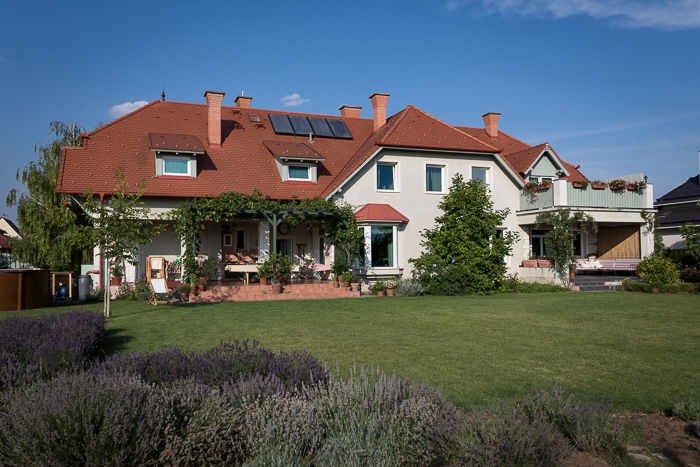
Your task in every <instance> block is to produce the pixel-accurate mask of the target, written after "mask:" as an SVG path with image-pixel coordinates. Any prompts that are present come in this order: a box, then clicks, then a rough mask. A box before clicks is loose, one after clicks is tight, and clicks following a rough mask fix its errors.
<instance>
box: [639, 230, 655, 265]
mask: <svg viewBox="0 0 700 467" xmlns="http://www.w3.org/2000/svg"><path fill="white" fill-rule="evenodd" d="M639 250H640V251H639V252H640V253H641V256H642V258H646V257H647V256H649V255H650V254H652V253H653V252H654V235H653V234H652V233H651V232H648V231H647V227H646V225H645V224H642V225H640V226H639Z"/></svg>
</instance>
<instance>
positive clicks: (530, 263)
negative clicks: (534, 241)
mask: <svg viewBox="0 0 700 467" xmlns="http://www.w3.org/2000/svg"><path fill="white" fill-rule="evenodd" d="M523 267H524V268H536V267H537V260H536V259H524V260H523Z"/></svg>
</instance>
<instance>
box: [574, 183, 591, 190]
mask: <svg viewBox="0 0 700 467" xmlns="http://www.w3.org/2000/svg"><path fill="white" fill-rule="evenodd" d="M571 185H573V187H574V188H579V189H583V188H586V187H587V186H588V182H572V183H571Z"/></svg>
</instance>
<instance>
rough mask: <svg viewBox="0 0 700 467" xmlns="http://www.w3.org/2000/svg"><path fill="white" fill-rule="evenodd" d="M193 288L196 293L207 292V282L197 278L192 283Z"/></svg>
mask: <svg viewBox="0 0 700 467" xmlns="http://www.w3.org/2000/svg"><path fill="white" fill-rule="evenodd" d="M194 287H195V291H196V292H204V291H205V290H207V280H206V279H204V278H203V277H201V276H200V277H198V278H197V280H196V281H194ZM195 295H197V293H195Z"/></svg>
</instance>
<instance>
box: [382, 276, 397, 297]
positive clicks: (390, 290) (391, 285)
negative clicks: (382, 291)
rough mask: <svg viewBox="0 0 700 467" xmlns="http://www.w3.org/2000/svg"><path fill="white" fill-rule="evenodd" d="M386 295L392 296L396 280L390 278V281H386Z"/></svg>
mask: <svg viewBox="0 0 700 467" xmlns="http://www.w3.org/2000/svg"><path fill="white" fill-rule="evenodd" d="M385 285H386V295H387V296H388V297H393V296H394V290H395V289H396V281H394V280H391V281H386V284H385Z"/></svg>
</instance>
